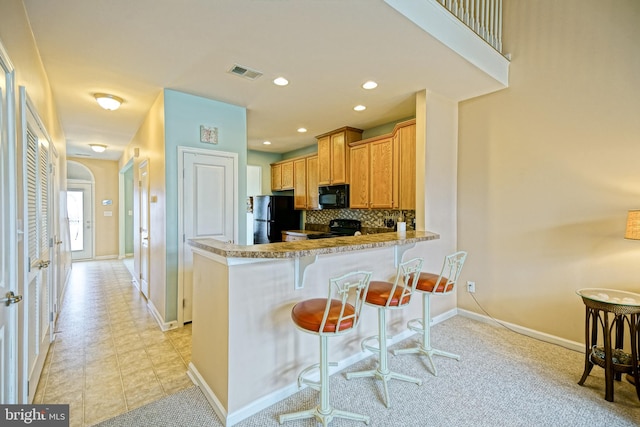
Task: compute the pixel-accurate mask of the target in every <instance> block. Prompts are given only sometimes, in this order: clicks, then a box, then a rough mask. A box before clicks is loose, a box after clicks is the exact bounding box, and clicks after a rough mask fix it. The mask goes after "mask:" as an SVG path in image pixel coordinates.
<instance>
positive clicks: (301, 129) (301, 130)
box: [298, 128, 307, 133]
mask: <svg viewBox="0 0 640 427" xmlns="http://www.w3.org/2000/svg"><path fill="white" fill-rule="evenodd" d="M306 131H307V128H298V132H300V133H305V132H306Z"/></svg>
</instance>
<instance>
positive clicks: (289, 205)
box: [253, 196, 300, 244]
mask: <svg viewBox="0 0 640 427" xmlns="http://www.w3.org/2000/svg"><path fill="white" fill-rule="evenodd" d="M298 229H300V211H296V210H295V209H293V196H253V243H254V244H258V243H272V242H281V241H282V231H283V230H298Z"/></svg>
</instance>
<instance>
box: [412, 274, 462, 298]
mask: <svg viewBox="0 0 640 427" xmlns="http://www.w3.org/2000/svg"><path fill="white" fill-rule="evenodd" d="M438 279H440V275H439V274H434V273H420V276H419V277H418V285H417V286H416V289H417V290H419V291H421V292H439V293H446V292H451V291H452V290H453V289H454V288H455V286H456V282H450V281H449V279H447V278H446V277H442V279H440V283H439V284H438V287H437V288H436V290H435V291H434V290H433V289H434V288H435V287H436V283H438Z"/></svg>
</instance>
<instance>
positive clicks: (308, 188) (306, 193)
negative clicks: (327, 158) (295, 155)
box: [293, 155, 318, 210]
mask: <svg viewBox="0 0 640 427" xmlns="http://www.w3.org/2000/svg"><path fill="white" fill-rule="evenodd" d="M293 181H294V183H293V204H294V208H295V209H307V210H311V209H318V156H316V155H313V156H308V157H302V158H299V159H295V160H294V161H293Z"/></svg>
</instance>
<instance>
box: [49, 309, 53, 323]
mask: <svg viewBox="0 0 640 427" xmlns="http://www.w3.org/2000/svg"><path fill="white" fill-rule="evenodd" d="M49 322H53V311H50V312H49Z"/></svg>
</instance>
